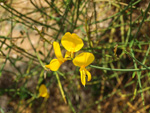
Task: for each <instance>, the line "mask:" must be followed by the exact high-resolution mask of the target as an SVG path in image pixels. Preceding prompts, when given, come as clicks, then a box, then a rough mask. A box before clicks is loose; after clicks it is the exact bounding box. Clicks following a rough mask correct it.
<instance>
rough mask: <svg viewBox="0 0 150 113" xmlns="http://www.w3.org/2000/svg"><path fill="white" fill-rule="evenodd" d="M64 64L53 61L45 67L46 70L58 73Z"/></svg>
mask: <svg viewBox="0 0 150 113" xmlns="http://www.w3.org/2000/svg"><path fill="white" fill-rule="evenodd" d="M62 63H63V62H60V61H59V60H58V59H52V60H51V62H50V64H49V65H45V67H46V68H49V69H50V70H52V71H57V70H58V69H59V67H60V66H61V64H62Z"/></svg>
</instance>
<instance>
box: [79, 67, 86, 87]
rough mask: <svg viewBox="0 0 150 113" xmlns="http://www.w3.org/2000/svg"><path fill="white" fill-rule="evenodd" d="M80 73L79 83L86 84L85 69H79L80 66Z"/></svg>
mask: <svg viewBox="0 0 150 113" xmlns="http://www.w3.org/2000/svg"><path fill="white" fill-rule="evenodd" d="M80 74H81V83H82V85H84V86H85V84H86V79H85V77H86V76H85V71H84V70H83V69H81V68H80Z"/></svg>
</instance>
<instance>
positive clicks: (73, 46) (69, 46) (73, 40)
mask: <svg viewBox="0 0 150 113" xmlns="http://www.w3.org/2000/svg"><path fill="white" fill-rule="evenodd" d="M61 43H62V45H63V46H64V48H65V49H66V50H67V51H69V52H77V51H79V50H80V49H81V48H82V47H83V45H84V44H83V41H82V39H81V38H80V37H79V36H78V35H76V34H75V33H73V34H71V33H69V32H67V33H65V35H64V36H63V37H62V39H61Z"/></svg>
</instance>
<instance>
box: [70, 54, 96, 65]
mask: <svg viewBox="0 0 150 113" xmlns="http://www.w3.org/2000/svg"><path fill="white" fill-rule="evenodd" d="M94 59H95V57H94V55H93V54H92V53H88V52H83V53H81V54H79V55H78V56H76V57H75V58H74V59H73V64H74V65H75V66H79V67H86V66H88V65H89V64H91V63H92V62H93V61H94Z"/></svg>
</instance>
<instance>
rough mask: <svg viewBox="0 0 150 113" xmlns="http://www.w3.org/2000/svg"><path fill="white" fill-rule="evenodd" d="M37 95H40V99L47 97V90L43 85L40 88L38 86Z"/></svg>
mask: <svg viewBox="0 0 150 113" xmlns="http://www.w3.org/2000/svg"><path fill="white" fill-rule="evenodd" d="M39 93H40V95H39V96H41V97H49V96H48V95H49V94H48V91H47V88H46V86H45V85H44V84H42V85H41V86H40V88H39Z"/></svg>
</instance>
